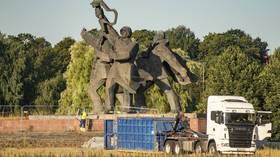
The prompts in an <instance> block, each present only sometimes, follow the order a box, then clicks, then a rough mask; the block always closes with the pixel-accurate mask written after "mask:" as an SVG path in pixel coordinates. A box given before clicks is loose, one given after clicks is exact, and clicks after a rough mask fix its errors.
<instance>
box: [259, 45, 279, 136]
mask: <svg viewBox="0 0 280 157" xmlns="http://www.w3.org/2000/svg"><path fill="white" fill-rule="evenodd" d="M258 87H259V88H260V89H261V91H262V95H263V99H264V104H263V109H264V110H268V111H272V122H273V129H272V131H273V135H274V138H276V139H278V140H279V139H280V132H279V131H280V110H279V108H280V48H278V49H277V50H276V51H275V52H274V54H273V55H272V56H271V57H270V63H269V64H268V65H267V66H266V67H265V68H264V70H263V71H262V73H261V74H260V77H259V86H258Z"/></svg>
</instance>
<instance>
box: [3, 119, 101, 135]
mask: <svg viewBox="0 0 280 157" xmlns="http://www.w3.org/2000/svg"><path fill="white" fill-rule="evenodd" d="M92 124H93V125H91V128H89V130H92V131H103V129H104V127H103V120H93V121H92ZM78 130H79V121H78V120H76V119H50V120H19V119H13V120H12V119H11V120H5V119H0V133H14V132H19V131H30V132H65V131H78Z"/></svg>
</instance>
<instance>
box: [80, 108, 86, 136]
mask: <svg viewBox="0 0 280 157" xmlns="http://www.w3.org/2000/svg"><path fill="white" fill-rule="evenodd" d="M86 120H87V113H86V111H85V110H84V111H83V112H82V118H81V120H80V130H81V131H82V132H85V131H86Z"/></svg>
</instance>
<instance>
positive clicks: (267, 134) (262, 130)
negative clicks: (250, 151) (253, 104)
mask: <svg viewBox="0 0 280 157" xmlns="http://www.w3.org/2000/svg"><path fill="white" fill-rule="evenodd" d="M271 114H272V112H270V111H257V128H256V136H257V137H256V140H257V141H263V140H266V139H268V138H271V130H272V123H271Z"/></svg>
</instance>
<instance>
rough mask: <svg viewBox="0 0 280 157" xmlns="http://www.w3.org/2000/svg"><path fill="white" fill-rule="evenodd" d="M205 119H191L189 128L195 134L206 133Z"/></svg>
mask: <svg viewBox="0 0 280 157" xmlns="http://www.w3.org/2000/svg"><path fill="white" fill-rule="evenodd" d="M206 127H207V126H206V119H205V118H191V119H190V128H191V129H192V130H194V131H197V132H202V133H206Z"/></svg>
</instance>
